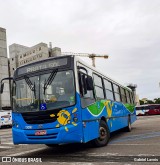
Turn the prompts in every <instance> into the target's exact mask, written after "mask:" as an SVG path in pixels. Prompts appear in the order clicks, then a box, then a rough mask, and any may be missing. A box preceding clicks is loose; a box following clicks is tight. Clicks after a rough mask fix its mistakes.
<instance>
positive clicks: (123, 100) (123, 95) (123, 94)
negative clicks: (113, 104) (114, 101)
mask: <svg viewBox="0 0 160 165" xmlns="http://www.w3.org/2000/svg"><path fill="white" fill-rule="evenodd" d="M120 92H121V98H122V103H124V104H125V103H127V99H126V95H125V89H124V88H122V87H120Z"/></svg>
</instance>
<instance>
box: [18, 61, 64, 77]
mask: <svg viewBox="0 0 160 165" xmlns="http://www.w3.org/2000/svg"><path fill="white" fill-rule="evenodd" d="M65 65H67V58H59V59H50V60H47V61H42V62H40V63H37V64H33V65H32V64H30V65H28V66H24V67H22V68H19V69H18V75H22V74H25V73H31V72H36V71H40V70H44V69H51V68H55V67H60V66H65Z"/></svg>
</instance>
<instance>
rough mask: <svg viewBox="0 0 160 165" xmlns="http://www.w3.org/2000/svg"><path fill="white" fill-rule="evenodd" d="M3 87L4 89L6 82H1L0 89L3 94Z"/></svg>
mask: <svg viewBox="0 0 160 165" xmlns="http://www.w3.org/2000/svg"><path fill="white" fill-rule="evenodd" d="M3 89H4V83H1V91H0V93H1V94H2V93H3Z"/></svg>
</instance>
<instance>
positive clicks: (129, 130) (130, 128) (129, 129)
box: [125, 116, 132, 132]
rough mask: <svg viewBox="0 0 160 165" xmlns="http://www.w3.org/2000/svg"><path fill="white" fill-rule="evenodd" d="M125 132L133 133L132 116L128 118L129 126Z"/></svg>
mask: <svg viewBox="0 0 160 165" xmlns="http://www.w3.org/2000/svg"><path fill="white" fill-rule="evenodd" d="M125 130H126V131H127V132H131V130H132V127H131V119H130V116H128V126H127V127H126V128H125Z"/></svg>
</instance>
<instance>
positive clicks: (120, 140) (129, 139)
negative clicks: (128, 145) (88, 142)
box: [109, 133, 160, 144]
mask: <svg viewBox="0 0 160 165" xmlns="http://www.w3.org/2000/svg"><path fill="white" fill-rule="evenodd" d="M159 136H160V133H159V134H155V135H149V136H145V137H144V136H140V137H134V138H132V137H130V138H121V139H119V140H113V141H111V142H110V143H109V144H112V143H118V142H125V141H132V140H141V139H149V138H154V137H159Z"/></svg>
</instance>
